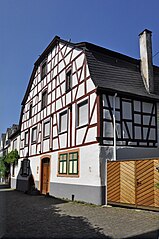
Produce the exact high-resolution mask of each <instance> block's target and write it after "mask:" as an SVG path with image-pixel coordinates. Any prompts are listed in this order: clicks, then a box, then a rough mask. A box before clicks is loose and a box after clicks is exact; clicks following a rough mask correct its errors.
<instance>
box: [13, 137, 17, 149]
mask: <svg viewBox="0 0 159 239" xmlns="http://www.w3.org/2000/svg"><path fill="white" fill-rule="evenodd" d="M14 149H17V139H15V140H14V141H13V150H14Z"/></svg>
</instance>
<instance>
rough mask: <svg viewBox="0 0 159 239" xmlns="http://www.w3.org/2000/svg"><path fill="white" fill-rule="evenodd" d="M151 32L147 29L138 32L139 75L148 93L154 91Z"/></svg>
mask: <svg viewBox="0 0 159 239" xmlns="http://www.w3.org/2000/svg"><path fill="white" fill-rule="evenodd" d="M151 34H152V32H151V31H149V30H147V29H145V30H144V31H143V32H141V33H140V34H139V37H140V58H141V75H142V78H143V81H144V85H145V88H146V90H147V91H148V93H153V92H154V82H153V64H152V43H151Z"/></svg>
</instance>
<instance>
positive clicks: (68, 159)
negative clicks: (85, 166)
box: [58, 152, 78, 175]
mask: <svg viewBox="0 0 159 239" xmlns="http://www.w3.org/2000/svg"><path fill="white" fill-rule="evenodd" d="M58 172H59V174H65V175H78V152H71V153H66V154H60V155H59V170H58Z"/></svg>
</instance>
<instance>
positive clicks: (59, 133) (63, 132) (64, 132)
mask: <svg viewBox="0 0 159 239" xmlns="http://www.w3.org/2000/svg"><path fill="white" fill-rule="evenodd" d="M66 133H67V130H65V131H62V132H58V135H61V134H66Z"/></svg>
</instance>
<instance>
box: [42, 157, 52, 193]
mask: <svg viewBox="0 0 159 239" xmlns="http://www.w3.org/2000/svg"><path fill="white" fill-rule="evenodd" d="M49 178H50V159H49V158H44V159H43V160H42V172H41V193H42V194H47V193H49Z"/></svg>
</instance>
